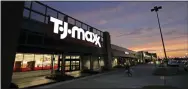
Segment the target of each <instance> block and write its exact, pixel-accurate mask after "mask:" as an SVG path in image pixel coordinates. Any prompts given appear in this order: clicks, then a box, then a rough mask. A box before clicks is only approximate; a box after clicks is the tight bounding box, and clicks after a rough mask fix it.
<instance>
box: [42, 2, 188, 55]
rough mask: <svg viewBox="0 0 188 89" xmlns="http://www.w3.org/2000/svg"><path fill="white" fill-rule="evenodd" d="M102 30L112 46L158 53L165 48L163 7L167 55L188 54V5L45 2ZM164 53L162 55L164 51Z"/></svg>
mask: <svg viewBox="0 0 188 89" xmlns="http://www.w3.org/2000/svg"><path fill="white" fill-rule="evenodd" d="M43 3H44V4H47V5H49V6H50V7H52V8H54V9H57V10H59V11H61V12H63V13H65V14H67V15H70V16H72V17H74V18H75V19H78V20H80V21H83V22H85V23H87V24H88V25H91V26H93V27H95V28H97V29H99V30H102V31H108V32H110V35H111V43H112V44H115V45H118V46H122V47H125V48H128V49H131V50H134V51H140V50H142V51H149V52H156V53H157V54H158V56H160V57H163V56H164V53H163V47H162V42H161V37H160V31H159V27H158V23H157V17H156V13H155V12H151V11H150V9H152V8H153V7H154V6H155V5H160V6H162V7H163V9H161V10H160V11H159V18H160V22H161V28H162V32H163V37H164V42H165V45H166V50H167V56H171V57H180V56H181V57H182V56H185V54H186V53H188V2H62V1H61V2H60V1H59V2H43ZM160 51H161V52H160Z"/></svg>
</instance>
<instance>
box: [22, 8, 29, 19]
mask: <svg viewBox="0 0 188 89" xmlns="http://www.w3.org/2000/svg"><path fill="white" fill-rule="evenodd" d="M23 16H24V17H27V18H28V17H29V10H27V9H24V11H23Z"/></svg>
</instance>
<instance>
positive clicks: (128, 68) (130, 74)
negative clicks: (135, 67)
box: [125, 62, 132, 77]
mask: <svg viewBox="0 0 188 89" xmlns="http://www.w3.org/2000/svg"><path fill="white" fill-rule="evenodd" d="M125 69H126V73H127V75H128V76H129V77H131V76H132V73H131V68H130V63H129V62H128V63H126V65H125Z"/></svg>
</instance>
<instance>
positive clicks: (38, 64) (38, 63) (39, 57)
mask: <svg viewBox="0 0 188 89" xmlns="http://www.w3.org/2000/svg"><path fill="white" fill-rule="evenodd" d="M43 59H44V55H42V54H35V69H34V70H42V65H43Z"/></svg>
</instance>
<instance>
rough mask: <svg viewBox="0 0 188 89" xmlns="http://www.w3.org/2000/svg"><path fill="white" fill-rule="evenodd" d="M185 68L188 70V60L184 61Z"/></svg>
mask: <svg viewBox="0 0 188 89" xmlns="http://www.w3.org/2000/svg"><path fill="white" fill-rule="evenodd" d="M184 70H185V71H188V62H186V63H184Z"/></svg>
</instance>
